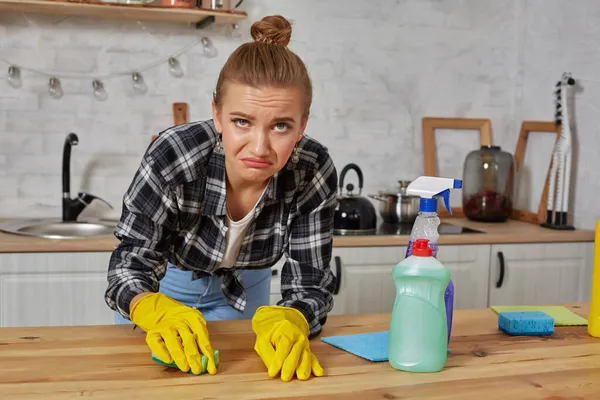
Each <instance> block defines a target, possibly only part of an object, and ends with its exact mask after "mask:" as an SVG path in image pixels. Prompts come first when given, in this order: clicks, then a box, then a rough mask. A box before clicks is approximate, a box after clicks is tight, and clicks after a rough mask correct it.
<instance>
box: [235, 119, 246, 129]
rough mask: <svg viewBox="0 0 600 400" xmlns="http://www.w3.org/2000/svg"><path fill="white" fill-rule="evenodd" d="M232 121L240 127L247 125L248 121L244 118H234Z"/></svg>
mask: <svg viewBox="0 0 600 400" xmlns="http://www.w3.org/2000/svg"><path fill="white" fill-rule="evenodd" d="M233 123H234V124H236V125H237V126H238V127H240V128H246V127H247V126H248V121H246V120H245V119H239V118H236V119H234V120H233Z"/></svg>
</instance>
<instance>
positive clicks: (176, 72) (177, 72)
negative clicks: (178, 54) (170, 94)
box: [169, 57, 183, 78]
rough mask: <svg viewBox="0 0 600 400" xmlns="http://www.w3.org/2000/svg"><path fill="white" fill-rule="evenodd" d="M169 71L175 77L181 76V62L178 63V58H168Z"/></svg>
mask: <svg viewBox="0 0 600 400" xmlns="http://www.w3.org/2000/svg"><path fill="white" fill-rule="evenodd" d="M169 73H170V74H171V76H173V77H175V78H181V77H182V76H183V69H182V68H181V64H179V60H177V59H176V58H175V57H170V58H169Z"/></svg>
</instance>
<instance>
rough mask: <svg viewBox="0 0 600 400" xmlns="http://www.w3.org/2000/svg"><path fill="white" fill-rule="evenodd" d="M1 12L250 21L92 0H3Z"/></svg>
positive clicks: (236, 15)
mask: <svg viewBox="0 0 600 400" xmlns="http://www.w3.org/2000/svg"><path fill="white" fill-rule="evenodd" d="M0 11H3V12H6V11H12V12H29V13H42V14H50V15H62V16H78V17H92V18H107V19H126V20H133V21H163V22H176V23H196V22H200V21H202V20H203V19H205V18H206V17H209V16H214V17H215V23H217V24H233V23H235V22H239V21H240V20H243V19H245V18H247V14H246V13H245V12H243V11H240V10H231V11H220V10H205V9H200V8H178V7H156V6H154V7H153V6H149V5H145V6H139V5H132V4H117V3H116V2H114V3H107V2H102V1H90V0H88V1H82V0H63V1H61V0H53V1H48V0H0Z"/></svg>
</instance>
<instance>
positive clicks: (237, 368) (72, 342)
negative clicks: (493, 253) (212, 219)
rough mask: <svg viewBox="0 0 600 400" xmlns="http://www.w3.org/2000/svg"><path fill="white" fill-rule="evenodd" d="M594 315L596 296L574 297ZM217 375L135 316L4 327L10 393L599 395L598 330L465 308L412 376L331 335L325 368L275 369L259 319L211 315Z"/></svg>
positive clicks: (321, 349) (2, 377) (379, 318)
mask: <svg viewBox="0 0 600 400" xmlns="http://www.w3.org/2000/svg"><path fill="white" fill-rule="evenodd" d="M567 307H569V308H570V309H572V310H573V311H574V312H576V313H578V314H580V315H582V316H584V317H586V316H587V313H588V305H587V304H570V305H567ZM388 323H389V315H388V314H374V315H344V316H332V317H330V319H329V321H328V322H327V324H326V326H325V329H324V330H323V333H322V336H330V335H344V334H352V333H364V332H375V331H382V330H386V329H387V328H388ZM208 328H209V332H210V335H211V341H212V344H213V346H214V348H217V349H219V351H220V355H221V365H220V366H219V371H218V373H217V374H216V375H203V376H193V375H189V374H184V373H181V372H179V371H177V370H174V369H170V368H166V367H162V366H160V365H158V364H155V363H153V362H152V361H151V356H150V353H149V350H148V348H147V346H146V344H145V342H144V333H143V332H142V331H140V330H135V331H133V330H132V329H131V326H123V325H120V326H87V327H50V328H49V327H46V328H4V329H0V356H1V359H2V362H1V363H0V398H1V399H16V400H24V399H28V400H29V399H35V400H38V399H44V400H63V399H74V398H93V399H124V398H132V399H144V400H147V399H159V398H160V399H162V398H168V399H185V400H188V399H309V398H310V399H315V398H319V399H320V398H323V399H325V398H326V399H436V400H441V399H485V400H494V399H546V400H559V399H561V400H566V399H578V400H582V399H590V400H591V399H594V400H595V399H598V398H599V393H600V339H595V338H592V337H590V336H589V335H588V334H587V328H586V327H585V326H578V327H557V328H556V329H555V332H554V334H553V335H552V336H550V337H511V336H507V335H504V334H502V333H500V332H499V331H498V329H497V315H496V314H495V313H494V312H493V311H492V310H490V309H477V310H457V311H456V312H455V319H454V328H453V332H452V340H451V344H450V350H451V353H450V355H449V357H448V361H447V363H446V366H445V368H444V369H443V370H442V371H441V372H439V373H434V374H412V373H406V372H401V371H397V370H395V369H393V368H392V367H391V366H390V365H389V363H387V362H380V363H374V362H369V361H366V360H364V359H362V358H359V357H356V356H354V355H352V354H349V353H346V352H344V351H342V350H340V349H337V348H335V347H333V346H330V345H328V344H325V343H323V342H321V341H320V340H319V339H318V338H316V339H314V340H312V341H311V348H312V350H313V352H314V353H315V354H316V355H317V357H318V358H319V361H320V362H321V364H322V365H323V368H324V369H325V376H324V377H319V378H315V377H312V378H311V379H310V380H308V381H297V380H292V381H291V382H282V381H281V380H280V379H270V378H268V376H267V373H266V369H265V367H264V366H263V364H262V361H261V360H260V359H259V358H258V356H257V355H256V354H255V353H254V350H253V344H254V335H253V333H252V331H251V326H250V321H248V320H246V321H219V322H209V323H208Z"/></svg>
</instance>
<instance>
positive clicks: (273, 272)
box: [271, 269, 279, 276]
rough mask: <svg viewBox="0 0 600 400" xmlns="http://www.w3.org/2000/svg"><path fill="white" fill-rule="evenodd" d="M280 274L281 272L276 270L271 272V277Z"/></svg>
mask: <svg viewBox="0 0 600 400" xmlns="http://www.w3.org/2000/svg"><path fill="white" fill-rule="evenodd" d="M278 273H279V271H277V270H276V269H272V270H271V276H277V274H278Z"/></svg>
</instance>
